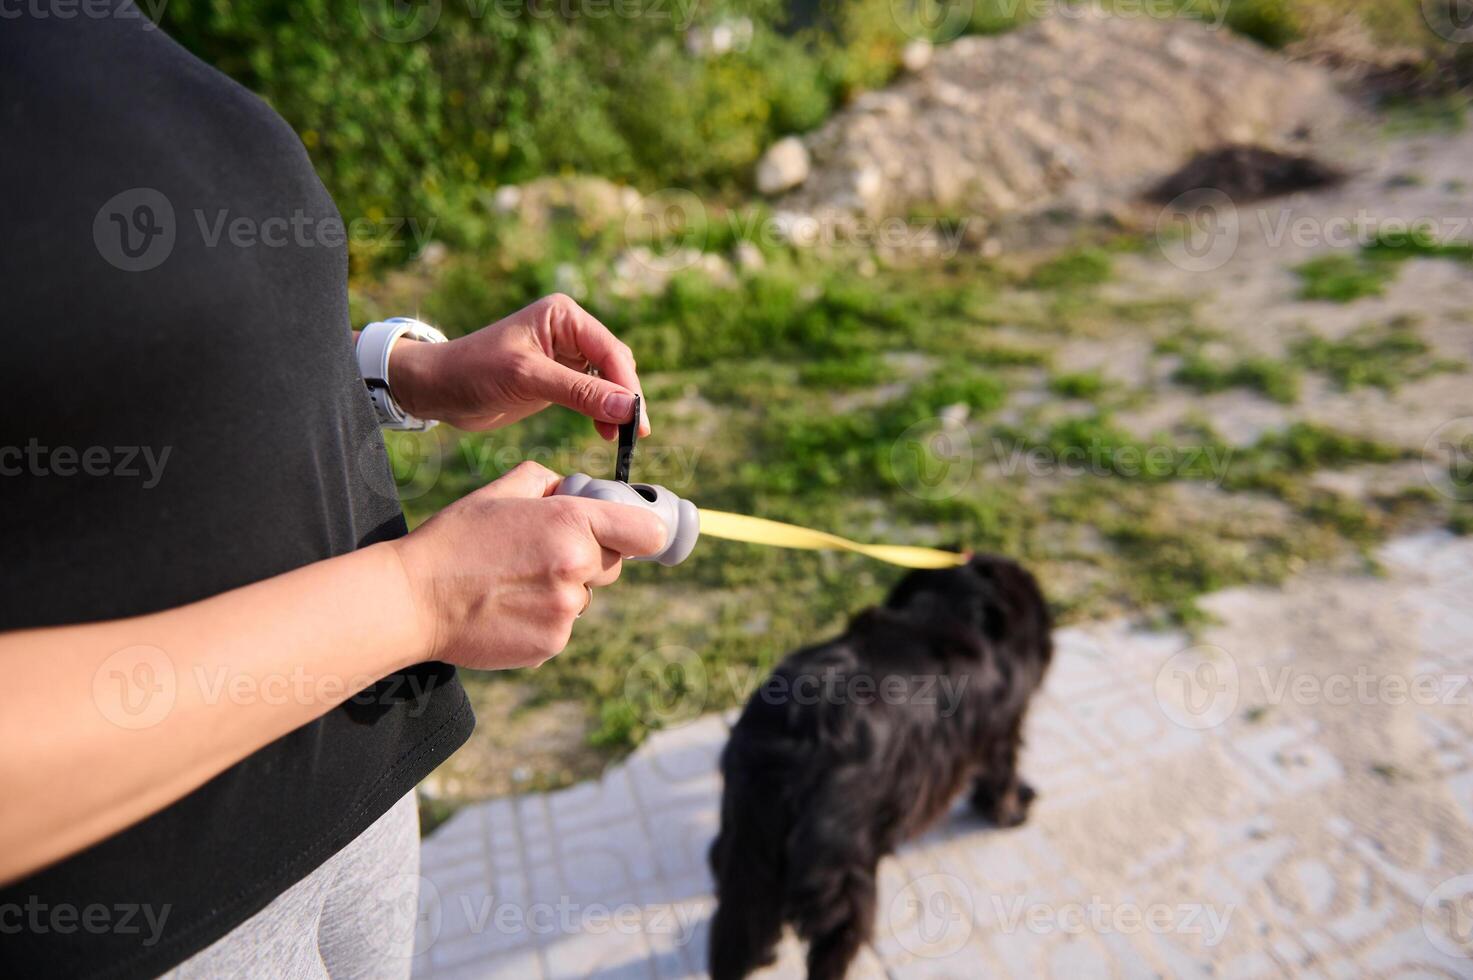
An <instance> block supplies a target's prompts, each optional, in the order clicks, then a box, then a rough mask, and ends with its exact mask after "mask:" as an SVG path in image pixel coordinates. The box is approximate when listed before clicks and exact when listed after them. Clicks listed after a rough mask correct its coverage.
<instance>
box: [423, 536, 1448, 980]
mask: <svg viewBox="0 0 1473 980" xmlns="http://www.w3.org/2000/svg"><path fill="white" fill-rule="evenodd" d="M1380 559H1381V562H1382V565H1383V566H1384V569H1385V574H1384V575H1383V576H1381V577H1371V576H1362V577H1353V576H1329V575H1309V576H1305V577H1303V578H1301V579H1299V580H1296V581H1294V582H1290V583H1288V584H1287V585H1286V586H1285V587H1284V588H1282V589H1236V590H1231V591H1228V592H1224V593H1220V594H1218V595H1216V596H1213V597H1212V598H1211V599H1210V600H1208V602H1207V603H1206V605H1207V607H1208V608H1209V609H1211V610H1212V611H1213V612H1214V613H1215V614H1216V615H1217V616H1218V617H1219V618H1220V620H1221V623H1220V625H1217V626H1214V627H1212V628H1209V629H1208V630H1207V631H1206V632H1205V633H1204V634H1203V635H1202V636H1200V637H1198V638H1196V639H1195V640H1194V639H1190V638H1188V637H1186V636H1184V635H1181V634H1176V633H1147V632H1140V631H1136V630H1133V629H1131V628H1130V627H1129V626H1127V625H1126V624H1124V623H1103V624H1094V625H1090V626H1086V627H1082V628H1075V629H1067V630H1062V631H1060V633H1059V635H1058V647H1059V653H1058V659H1057V661H1056V663H1055V666H1054V668H1053V670H1052V672H1051V674H1050V676H1049V680H1048V683H1047V687H1046V689H1045V691H1044V692H1043V693H1042V694H1041V696H1040V697H1039V699H1038V700H1037V701H1036V702H1035V708H1034V710H1033V713H1032V715H1031V718H1030V725H1029V729H1028V748H1027V750H1026V753H1025V757H1024V764H1023V772H1024V773H1025V775H1026V776H1027V778H1028V779H1029V780H1030V781H1031V782H1032V783H1033V784H1034V785H1035V786H1036V787H1037V788H1038V790H1039V800H1038V803H1037V804H1036V805H1035V807H1034V810H1033V816H1032V818H1031V820H1030V821H1029V823H1028V824H1027V825H1025V826H1024V827H1022V828H1019V829H1016V830H1009V831H996V830H991V829H988V828H986V827H983V826H981V825H979V824H977V823H976V822H975V821H973V820H971V819H970V818H969V817H968V816H967V815H966V814H965V813H964V812H963V811H961V810H958V812H957V813H956V814H955V815H954V817H953V819H952V820H950V821H949V822H948V823H946V824H944V825H943V826H942V827H940V828H938V829H937V830H936V831H934V832H932V833H931V834H929V835H928V836H926V837H925V838H923V839H921V840H919V841H916V842H913V843H911V844H910V845H908V846H906V847H905V848H904V849H903V850H902V851H901V853H900V854H899V855H898V856H896V857H894V858H891V859H888V860H887V861H886V862H885V863H884V864H883V865H882V867H881V895H880V912H879V915H878V921H877V924H876V940H875V942H874V944H873V946H872V947H871V948H869V949H867V950H865V952H864V954H863V956H862V958H861V959H860V960H859V961H858V962H857V963H856V965H855V969H854V970H853V971H852V975H853V976H856V977H883V976H890V977H897V978H898V977H906V978H910V977H958V978H959V977H982V976H997V977H1013V976H1016V977H1037V976H1058V977H1069V978H1071V980H1072V978H1076V977H1090V976H1101V977H1153V976H1179V977H1207V976H1212V977H1259V976H1282V975H1286V974H1293V975H1299V976H1308V977H1326V978H1331V977H1353V976H1368V975H1375V976H1397V977H1407V976H1417V977H1464V976H1473V709H1470V704H1473V685H1469V684H1468V678H1469V674H1470V670H1473V602H1470V597H1473V539H1457V538H1453V537H1450V536H1447V535H1445V534H1440V533H1439V534H1427V535H1422V536H1417V537H1412V538H1405V539H1401V540H1399V541H1396V542H1393V543H1391V544H1390V545H1388V546H1387V547H1385V548H1384V549H1382V551H1381V553H1380ZM481 723H482V724H494V720H493V719H482V722H481ZM725 733H726V720H725V719H724V718H723V717H721V716H714V715H713V716H707V717H704V718H701V719H700V720H698V721H696V722H694V723H692V724H689V725H686V726H684V727H681V728H677V729H674V730H667V731H664V732H662V733H660V734H659V735H657V736H656V737H654V738H652V739H651V740H650V741H649V742H648V743H647V744H646V745H645V746H644V747H642V748H641V749H640V750H639V751H638V752H636V753H635V754H634V755H633V756H631V757H630V758H629V759H628V760H627V761H626V762H625V763H623V764H621V765H619V766H616V767H613V768H612V769H610V771H609V772H608V773H607V774H606V775H605V777H604V778H603V779H602V780H601V781H599V782H595V783H585V784H581V785H578V786H574V787H572V788H570V789H567V790H563V791H560V792H555V793H546V794H538V793H533V794H527V795H523V796H520V797H516V798H510V799H500V800H495V801H492V802H488V803H485V804H481V805H477V806H473V807H468V808H466V809H464V810H462V811H460V812H459V813H458V814H457V815H456V816H455V817H454V818H453V819H451V820H450V821H449V822H448V823H446V824H445V825H444V826H443V827H441V828H440V829H439V830H438V831H437V832H436V833H435V834H434V835H433V836H431V837H430V838H429V839H428V840H426V841H425V843H424V847H423V852H422V853H423V868H422V874H423V883H422V885H421V906H420V910H419V917H418V921H417V925H418V941H419V949H420V952H419V954H418V955H417V956H416V958H415V963H414V966H415V973H416V975H417V976H424V977H435V978H442V977H506V978H516V980H523V978H549V980H550V978H563V977H587V976H598V977H631V978H633V977H639V978H667V977H694V976H700V975H702V974H703V972H704V971H703V969H702V963H703V961H704V957H705V939H706V928H707V920H708V917H709V914H710V910H711V906H712V898H711V884H710V880H709V877H708V874H707V871H706V867H705V850H706V847H707V845H708V842H709V841H710V839H711V836H712V834H713V833H714V832H715V830H716V826H717V800H718V796H719V792H720V780H719V777H718V775H717V772H716V765H715V763H716V757H717V754H718V753H719V751H720V749H721V746H722V744H723V743H724V740H725ZM801 965H802V958H801V949H800V948H799V947H798V945H797V944H796V943H795V942H794V941H793V940H792V939H791V938H789V939H788V940H787V941H785V943H784V946H783V949H782V958H781V961H780V962H779V963H778V965H777V966H775V967H774V968H772V970H770V971H767V972H766V973H764V974H763V976H766V977H798V976H802V969H801Z"/></svg>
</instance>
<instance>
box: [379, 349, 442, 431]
mask: <svg viewBox="0 0 1473 980" xmlns="http://www.w3.org/2000/svg"><path fill="white" fill-rule="evenodd" d="M442 346H443V345H441V344H428V343H425V342H424V341H420V340H413V339H411V338H409V337H400V338H399V339H398V340H397V341H395V342H394V346H393V347H392V348H390V349H389V378H388V381H389V394H391V395H393V396H394V400H395V401H397V402H398V403H399V407H400V408H402V409H404V411H406V412H408V413H409V414H410V415H413V416H414V417H415V418H419V419H432V418H435V417H436V416H435V415H434V413H433V412H432V411H431V409H430V406H429V405H428V404H427V400H426V397H425V395H426V392H428V391H429V390H430V389H431V378H432V377H433V374H434V366H433V365H434V362H435V357H436V354H437V353H438V352H439V348H441V347H442Z"/></svg>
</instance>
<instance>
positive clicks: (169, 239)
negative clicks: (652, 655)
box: [0, 4, 473, 976]
mask: <svg viewBox="0 0 1473 980" xmlns="http://www.w3.org/2000/svg"><path fill="white" fill-rule="evenodd" d="M94 7H95V5H94ZM30 9H31V8H29V7H26V8H22V11H21V14H20V16H19V17H17V18H11V19H7V20H6V21H5V22H4V24H3V26H0V214H3V215H4V216H5V218H4V221H3V222H0V240H3V242H0V283H3V284H4V293H5V308H6V318H5V324H4V326H3V327H0V330H3V339H4V349H3V353H0V391H3V392H5V403H4V405H3V406H0V542H3V543H0V553H3V555H4V568H5V570H4V572H3V588H0V631H4V630H14V629H21V628H26V627H37V626H48V625H55V624H66V623H79V622H87V621H96V620H104V619H114V618H119V617H125V616H131V615H137V614H141V613H146V612H151V611H155V610H159V609H167V608H171V607H174V606H178V605H182V604H184V603H187V602H190V601H193V600H196V599H200V598H203V597H205V596H210V595H215V594H218V593H220V592H223V591H226V590H228V589H231V588H235V587H238V586H241V585H244V584H247V583H250V582H254V581H259V580H261V579H263V578H267V577H270V576H272V575H277V574H280V573H282V572H286V571H289V570H291V569H294V568H298V567H301V566H303V565H306V564H309V563H311V562H315V561H319V560H322V559H325V558H329V557H332V556H334V555H340V554H345V553H347V552H350V551H353V550H354V549H356V548H360V547H363V546H364V545H367V544H370V543H373V542H376V541H382V540H387V539H390V538H393V537H397V536H399V535H402V534H403V533H405V525H404V519H403V516H402V513H401V510H400V507H399V502H398V499H397V496H396V494H395V491H394V483H393V479H392V477H391V475H390V474H389V471H388V461H387V458H386V455H385V452H384V446H383V440H382V437H381V436H380V434H379V432H378V429H377V425H376V422H375V418H374V414H373V411H372V408H371V406H370V404H369V401H368V399H367V396H366V394H365V392H364V389H363V385H362V382H361V381H360V380H359V378H358V376H357V372H356V369H355V364H354V360H353V355H352V338H351V329H350V324H349V319H348V306H347V285H346V283H347V250H346V244H345V242H344V236H343V234H342V231H343V229H342V223H341V220H340V219H339V216H338V213H337V210H336V208H335V207H334V206H333V203H332V200H331V199H330V197H329V196H328V194H327V192H326V191H325V190H324V188H323V187H322V185H321V183H320V182H319V181H318V179H317V176H316V175H315V173H314V172H313V170H312V167H311V165H310V162H309V161H308V159H307V156H306V154H305V152H304V151H303V148H302V145H301V143H300V142H299V140H298V139H297V138H296V136H295V134H293V133H292V131H291V130H290V128H289V127H288V126H287V125H286V124H285V123H284V122H283V121H282V120H281V119H280V118H279V117H278V116H277V115H276V114H275V113H274V112H273V111H272V110H271V109H270V108H269V107H268V106H267V105H266V104H265V103H263V102H262V101H261V100H260V99H259V98H257V97H256V96H255V95H253V94H251V93H250V92H248V91H246V90H245V89H243V88H241V87H240V86H238V85H236V84H235V83H234V82H232V81H230V80H229V79H227V78H226V77H224V76H223V75H221V74H220V73H218V72H216V71H215V70H213V69H211V68H210V67H208V66H206V65H204V64H203V63H201V62H200V61H198V60H197V59H195V58H194V57H192V56H191V55H190V54H188V53H187V52H186V51H184V50H183V49H182V48H180V47H179V46H178V45H176V44H175V43H174V42H173V41H171V40H170V39H169V38H168V37H167V36H165V35H164V33H163V32H162V31H161V30H159V29H157V28H156V27H155V26H153V25H152V24H150V23H148V22H147V21H145V20H143V19H142V18H141V16H128V15H127V12H128V11H129V10H132V12H133V14H135V15H136V14H137V8H136V7H132V6H131V5H128V4H118V5H117V6H115V7H113V8H110V9H111V10H112V11H113V12H114V14H115V16H109V17H95V16H88V17H83V16H77V17H74V18H57V17H34V16H30V15H28V14H27V13H26V12H25V11H27V10H30ZM89 9H90V8H89ZM177 681H178V683H197V682H198V681H197V679H194V678H189V677H179V678H177ZM25 682H26V681H25V677H24V676H23V675H22V676H10V677H8V678H7V685H8V686H10V687H11V688H12V689H13V688H14V687H16V686H18V685H24V684H25ZM472 724H473V718H472V716H471V712H470V709H469V706H468V703H467V701H466V698H465V695H464V693H463V691H462V690H461V689H460V686H459V684H458V682H457V680H456V678H455V672H454V670H453V668H450V667H448V666H446V665H443V664H428V665H423V666H421V667H419V668H416V669H414V670H411V671H408V672H406V673H404V674H400V675H395V676H393V677H389V678H386V679H384V680H383V681H382V682H380V683H379V684H377V685H375V686H374V687H372V688H370V689H369V690H367V691H365V692H363V693H362V694H360V695H359V696H358V697H356V698H354V699H353V700H351V701H349V702H348V703H347V704H345V705H343V706H342V707H340V708H338V709H335V710H333V711H330V712H329V713H328V714H327V715H325V716H324V717H322V718H321V719H319V720H317V721H315V722H312V723H311V724H308V725H305V726H303V727H302V728H300V729H298V730H297V731H294V732H292V733H290V734H289V735H287V736H285V737H283V738H281V739H280V740H278V741H277V742H275V743H273V744H271V745H269V746H267V747H266V748H264V749H262V750H261V751H260V752H257V753H256V754H255V755H253V756H251V757H249V758H248V759H246V760H244V761H243V762H241V763H240V764H238V765H236V766H234V767H232V768H231V769H229V770H227V771H225V772H224V773H221V774H220V775H219V776H217V777H216V778H214V779H213V780H211V781H210V782H209V783H207V784H206V785H204V786H203V787H201V788H200V789H199V790H197V791H195V792H194V793H192V794H190V795H189V796H187V797H186V798H184V799H183V800H180V801H179V802H177V803H176V804H174V805H173V806H171V807H169V808H167V809H165V810H163V811H161V812H159V813H156V814H154V815H153V816H151V817H149V818H147V819H145V820H143V821H142V822H140V823H139V824H137V825H135V826H133V827H131V828H129V829H127V830H125V831H124V832H122V833H120V834H118V835H117V836H115V837H113V838H111V839H109V840H106V841H103V842H102V843H100V844H98V845H96V846H94V847H92V848H89V849H88V850H86V851H84V852H82V853H80V854H77V855H74V856H72V857H71V858H68V859H66V860H64V861H62V862H60V863H59V864H57V865H55V866H53V867H51V868H48V869H45V870H43V871H41V872H40V873H38V874H36V875H33V876H32V877H30V878H29V879H26V880H23V881H20V882H17V883H15V884H13V885H11V886H8V887H6V888H4V889H0V925H4V924H5V923H6V922H12V921H15V920H13V919H7V918H6V917H5V916H4V915H3V912H4V910H5V909H7V908H8V907H9V906H12V905H17V906H19V907H21V908H28V907H37V906H40V907H44V908H47V909H54V908H58V907H66V906H70V907H73V908H76V909H85V908H87V907H89V906H95V905H103V906H107V907H109V908H111V907H114V906H120V905H132V906H141V905H144V904H147V905H150V906H152V907H153V908H154V909H155V910H160V909H163V908H168V909H169V912H168V917H167V920H166V923H165V926H164V929H163V931H162V934H161V935H159V936H158V937H155V939H154V941H152V942H150V941H149V940H150V936H149V935H148V932H149V931H148V930H142V931H141V932H132V933H130V932H125V931H120V930H116V929H111V930H106V931H101V932H90V931H87V930H73V931H70V932H67V933H62V932H59V931H58V930H56V929H54V928H48V927H47V925H46V923H47V922H48V921H49V920H47V919H46V918H45V917H44V916H42V918H40V919H36V920H33V919H31V918H29V917H23V924H22V928H21V929H20V930H19V931H15V932H10V931H7V932H6V933H5V934H4V935H0V975H4V976H32V975H67V976H151V975H156V974H157V973H159V972H162V971H163V970H166V969H168V968H169V967H170V966H172V965H174V964H175V963H177V962H179V961H180V960H182V959H184V958H185V957H187V956H188V955H190V954H191V953H193V952H195V951H197V950H198V949H201V948H203V947H204V946H206V945H208V944H209V943H210V942H213V941H214V940H215V939H217V938H219V937H220V936H221V935H223V934H224V933H225V932H227V931H229V929H231V928H232V927H234V926H235V925H237V924H238V923H240V922H241V921H242V920H244V919H245V918H247V917H248V916H250V915H251V914H253V913H254V912H256V911H257V910H259V909H260V908H262V907H263V906H264V905H265V904H266V903H267V902H269V901H270V900H271V898H273V897H274V896H275V895H277V894H279V893H280V892H281V891H282V890H284V889H285V888H286V887H288V886H289V885H291V884H292V883H293V882H295V881H297V880H299V879H300V878H301V877H302V876H304V875H305V874H307V873H308V872H309V871H311V870H312V869H313V868H315V867H317V866H318V865H319V864H320V863H321V862H322V861H323V860H325V859H326V858H327V857H329V856H330V855H331V854H333V853H334V852H335V851H337V850H338V849H339V848H341V847H342V846H343V845H344V844H346V843H347V842H348V841H349V840H351V839H352V838H353V837H354V836H356V835H357V834H358V833H359V832H360V831H361V830H363V829H364V828H365V827H367V826H368V825H369V824H370V823H372V821H373V820H374V819H376V818H377V817H378V816H379V815H381V814H382V813H383V812H385V811H386V810H387V809H388V807H389V806H390V805H391V804H392V803H393V802H394V801H395V800H396V799H398V798H399V797H401V796H402V795H403V794H404V793H406V792H407V791H408V790H409V789H411V788H412V787H413V786H414V785H415V784H416V783H417V782H418V781H419V780H420V779H422V778H423V777H424V776H425V775H426V774H427V773H428V772H429V771H430V770H431V769H432V768H433V767H434V766H435V765H437V764H438V763H439V762H441V761H443V760H444V759H445V758H446V757H447V756H448V755H449V754H450V753H451V752H452V751H453V750H454V749H455V748H456V747H458V746H459V745H460V744H461V743H462V742H463V741H464V740H465V738H466V737H467V736H468V734H469V732H470V728H471V726H472ZM120 737H126V732H125V731H122V730H120ZM62 785H64V782H63V781H62V780H61V779H60V778H59V779H58V786H59V787H60V786H62ZM5 805H10V806H15V805H20V806H23V805H25V801H23V800H11V801H8V802H7V803H6V804H5ZM36 923H39V927H38V926H37V925H36Z"/></svg>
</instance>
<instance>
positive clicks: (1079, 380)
mask: <svg viewBox="0 0 1473 980" xmlns="http://www.w3.org/2000/svg"><path fill="white" fill-rule="evenodd" d="M1109 388H1110V382H1109V381H1108V380H1107V379H1106V378H1105V377H1104V375H1102V374H1100V373H1099V372H1097V371H1076V372H1072V373H1067V374H1056V375H1054V376H1053V377H1052V378H1050V379H1049V391H1052V392H1053V393H1054V394H1056V395H1058V396H1060V397H1061V398H1081V399H1084V400H1086V401H1093V400H1094V399H1096V398H1098V397H1099V396H1100V395H1102V394H1104V393H1105V392H1106V391H1108V390H1109Z"/></svg>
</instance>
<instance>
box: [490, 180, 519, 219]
mask: <svg viewBox="0 0 1473 980" xmlns="http://www.w3.org/2000/svg"><path fill="white" fill-rule="evenodd" d="M491 202H492V206H493V207H495V208H496V210H497V212H498V213H500V214H510V213H511V212H513V211H515V210H516V209H517V205H519V204H521V203H522V189H521V188H520V187H518V186H517V185H516V184H506V185H504V186H501V187H498V188H496V193H495V194H494V195H493V196H492V198H491Z"/></svg>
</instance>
